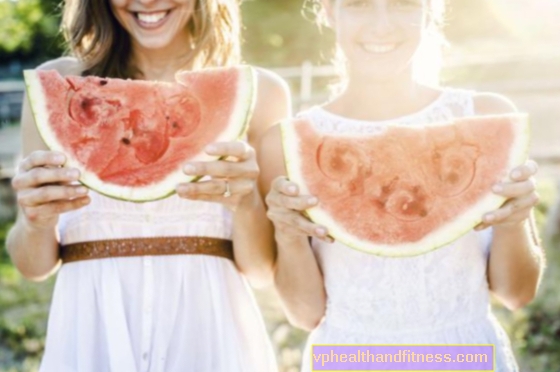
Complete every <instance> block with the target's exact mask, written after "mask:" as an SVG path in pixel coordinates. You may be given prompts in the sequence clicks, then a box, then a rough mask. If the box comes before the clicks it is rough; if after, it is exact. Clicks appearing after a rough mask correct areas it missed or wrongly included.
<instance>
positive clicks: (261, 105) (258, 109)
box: [249, 68, 292, 144]
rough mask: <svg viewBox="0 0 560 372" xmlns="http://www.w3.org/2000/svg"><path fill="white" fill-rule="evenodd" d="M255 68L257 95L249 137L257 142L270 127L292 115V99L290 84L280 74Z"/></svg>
mask: <svg viewBox="0 0 560 372" xmlns="http://www.w3.org/2000/svg"><path fill="white" fill-rule="evenodd" d="M255 70H256V75H257V96H256V103H255V109H254V111H253V117H252V120H251V129H250V133H249V137H250V140H252V142H253V143H255V144H256V143H258V142H259V141H260V137H261V136H262V135H263V134H264V133H265V132H266V131H267V130H268V129H269V128H270V127H272V126H273V125H274V124H276V123H278V122H280V121H282V120H284V119H286V118H288V117H290V116H291V112H292V101H291V98H290V89H289V87H288V84H287V83H286V82H285V81H284V80H283V79H282V78H281V77H280V76H278V75H277V74H275V73H274V72H272V71H269V70H266V69H263V68H255Z"/></svg>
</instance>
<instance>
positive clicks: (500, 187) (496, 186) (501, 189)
mask: <svg viewBox="0 0 560 372" xmlns="http://www.w3.org/2000/svg"><path fill="white" fill-rule="evenodd" d="M492 191H494V192H496V193H499V192H502V191H504V188H503V187H502V186H501V185H494V186H493V187H492Z"/></svg>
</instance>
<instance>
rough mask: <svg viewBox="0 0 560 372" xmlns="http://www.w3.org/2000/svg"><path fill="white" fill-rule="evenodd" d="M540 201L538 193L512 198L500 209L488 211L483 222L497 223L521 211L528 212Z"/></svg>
mask: <svg viewBox="0 0 560 372" xmlns="http://www.w3.org/2000/svg"><path fill="white" fill-rule="evenodd" d="M538 202H539V196H538V194H537V193H532V194H530V195H527V196H525V197H522V198H515V199H510V200H509V201H508V202H506V203H505V204H504V205H503V206H502V207H501V208H500V209H497V210H495V211H493V212H491V213H487V214H486V215H485V216H484V217H483V222H485V223H486V224H496V223H500V222H503V221H504V220H506V219H507V218H509V217H510V216H511V215H512V214H514V213H517V212H519V211H523V212H525V213H528V212H529V210H530V209H531V208H533V207H534V206H535V205H536V204H537V203H538Z"/></svg>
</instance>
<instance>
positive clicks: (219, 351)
mask: <svg viewBox="0 0 560 372" xmlns="http://www.w3.org/2000/svg"><path fill="white" fill-rule="evenodd" d="M238 6H239V5H238V3H237V1H236V0H110V1H104V0H67V1H66V2H65V7H64V18H63V30H64V33H65V36H66V40H67V42H68V46H69V49H70V52H71V55H72V57H64V58H59V59H56V60H53V61H49V62H47V63H45V64H43V65H41V66H40V67H39V68H40V69H55V70H58V71H59V72H60V73H61V74H63V75H95V76H105V77H118V78H131V79H144V80H159V81H174V75H175V72H176V71H177V70H180V69H190V70H197V69H202V68H205V67H212V66H229V65H233V64H235V63H238V62H239V59H240V58H239V27H240V24H239V14H238V13H239V9H238ZM257 76H258V93H257V102H256V108H255V111H254V113H253V117H252V120H251V123H250V129H249V133H248V142H249V144H247V143H245V142H242V141H237V142H228V143H215V144H213V145H212V146H210V147H208V148H207V152H208V153H210V154H213V155H221V156H223V158H226V159H227V160H220V161H214V162H207V163H192V164H188V166H187V165H186V166H185V171H187V170H188V172H189V173H191V174H197V175H201V176H208V178H207V179H208V181H205V182H199V183H196V184H180V185H177V194H176V195H174V196H172V197H170V198H167V199H164V200H160V201H155V202H149V203H143V204H135V203H129V202H124V201H117V200H114V199H110V198H107V197H104V196H102V195H100V194H98V193H96V192H94V191H93V190H88V189H86V188H84V187H82V186H80V185H79V184H77V183H76V182H75V181H76V180H77V179H78V177H79V172H78V171H77V170H76V169H69V168H68V167H64V166H63V165H64V163H65V156H64V154H61V153H55V152H52V151H49V150H48V149H47V147H46V146H45V144H44V143H43V142H42V140H41V139H40V137H39V135H38V133H37V130H36V128H35V125H34V122H33V118H32V115H31V112H30V108H29V103H28V102H25V103H24V108H23V114H22V120H21V124H22V137H23V151H24V159H23V160H22V161H21V164H20V166H19V171H18V173H17V175H16V176H15V178H14V180H13V186H14V188H15V189H16V191H17V196H18V203H19V207H20V213H19V215H18V219H17V222H16V224H15V226H14V228H13V229H12V230H11V232H10V234H9V237H8V241H7V246H8V251H9V253H10V255H11V257H12V260H13V262H14V264H15V265H16V266H17V268H18V269H19V270H20V272H21V273H22V274H23V275H24V276H25V277H27V278H29V279H32V280H41V279H44V278H46V277H47V276H49V275H51V274H52V273H54V272H55V271H56V270H57V269H58V277H57V282H56V287H55V291H54V295H53V299H52V306H51V311H50V316H49V323H48V334H47V339H46V349H45V354H44V358H43V361H42V365H41V371H43V372H50V371H53V372H65V371H68V372H70V371H72V372H101V371H114V372H132V371H162V372H163V371H165V372H173V371H228V372H235V371H255V372H265V371H273V370H275V369H276V366H275V361H274V357H273V352H272V349H271V347H270V344H269V341H268V339H267V336H266V332H265V329H264V326H263V322H262V320H261V318H260V314H259V313H258V310H257V308H256V306H255V302H254V299H253V298H252V296H251V294H250V292H249V290H248V287H247V284H246V281H245V278H244V277H246V278H247V279H248V280H249V281H250V282H251V283H252V284H255V285H257V286H263V285H267V284H269V283H270V282H271V280H272V271H273V261H274V255H275V252H274V245H273V242H272V238H271V236H272V234H271V227H270V225H269V222H268V220H267V219H266V216H265V212H264V206H263V203H262V201H261V198H260V196H259V194H258V192H257V190H256V187H255V183H256V181H255V180H256V178H257V175H258V173H259V167H258V165H257V163H256V160H255V155H254V150H253V147H252V144H254V143H255V142H256V141H258V139H259V137H260V136H261V134H262V133H263V132H264V131H266V130H267V128H268V127H270V126H271V125H272V124H274V123H275V122H277V121H278V120H280V119H282V118H284V117H286V116H288V115H289V107H290V102H289V97H288V93H287V89H286V87H285V85H284V84H283V83H282V81H281V80H280V79H279V78H277V77H276V76H275V75H273V74H271V73H270V72H267V71H264V70H258V73H257ZM224 185H226V186H229V187H226V188H225V189H224ZM226 191H229V192H226ZM77 243H78V244H81V243H84V244H85V245H84V247H82V248H83V249H86V250H87V249H92V250H95V249H96V248H99V247H96V245H99V244H103V246H104V247H107V246H114V245H115V244H119V245H120V246H124V247H125V250H128V251H136V252H137V251H145V250H146V248H147V247H148V246H149V247H151V248H150V253H149V254H148V253H146V254H144V255H136V256H129V257H109V258H103V259H90V260H80V261H77V262H72V263H64V262H63V263H62V265H61V256H60V250H59V246H62V247H65V246H68V245H70V244H77ZM169 245H173V246H177V247H178V248H181V247H187V248H188V249H186V251H185V252H184V253H185V254H179V255H173V256H165V255H158V254H157V250H158V249H159V248H162V250H164V248H165V247H169ZM154 247H155V249H156V252H155V253H154ZM193 251H194V253H198V254H187V253H193Z"/></svg>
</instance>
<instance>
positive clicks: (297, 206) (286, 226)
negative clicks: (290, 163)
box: [266, 177, 333, 243]
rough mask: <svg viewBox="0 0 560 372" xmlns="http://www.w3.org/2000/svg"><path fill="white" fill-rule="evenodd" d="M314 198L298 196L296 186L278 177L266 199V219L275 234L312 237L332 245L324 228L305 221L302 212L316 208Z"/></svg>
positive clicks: (331, 240)
mask: <svg viewBox="0 0 560 372" xmlns="http://www.w3.org/2000/svg"><path fill="white" fill-rule="evenodd" d="M317 203H318V200H317V198H316V197H314V196H310V195H300V194H299V189H298V186H297V185H296V184H295V183H293V182H290V181H289V180H288V179H286V178H285V177H278V178H276V179H275V180H274V181H273V182H272V188H271V189H270V192H269V193H268V195H267V197H266V204H267V205H268V218H269V219H270V220H271V221H272V223H273V224H274V228H275V231H276V232H277V233H281V234H286V235H288V236H298V235H299V236H305V237H308V236H313V237H316V238H318V239H321V240H323V241H327V242H330V243H332V242H333V239H332V238H331V237H329V236H328V231H327V229H326V228H325V227H323V226H320V225H317V224H315V223H313V222H311V221H309V219H307V218H306V217H305V216H304V215H303V214H302V212H303V211H305V210H306V209H308V208H311V207H314V206H316V205H317Z"/></svg>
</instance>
